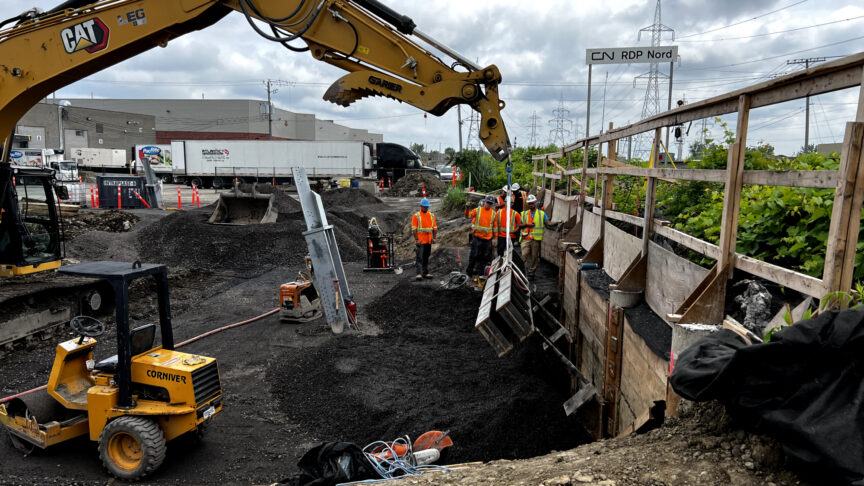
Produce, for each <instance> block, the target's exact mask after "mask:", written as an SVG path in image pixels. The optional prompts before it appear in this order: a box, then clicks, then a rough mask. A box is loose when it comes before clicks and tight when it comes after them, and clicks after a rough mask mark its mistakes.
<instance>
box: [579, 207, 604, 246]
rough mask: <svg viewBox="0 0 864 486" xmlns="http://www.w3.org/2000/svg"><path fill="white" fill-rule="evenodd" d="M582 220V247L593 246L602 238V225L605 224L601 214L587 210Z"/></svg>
mask: <svg viewBox="0 0 864 486" xmlns="http://www.w3.org/2000/svg"><path fill="white" fill-rule="evenodd" d="M583 217H584V220H583V221H582V239H581V241H579V243H580V244H581V245H582V248H591V247H592V246H594V244H595V243H596V242H597V240H599V239H600V225H601V224H603V223H602V221H603V220H601V219H600V216H598V215H596V214H594V213H591V212H585V214H584V216H583Z"/></svg>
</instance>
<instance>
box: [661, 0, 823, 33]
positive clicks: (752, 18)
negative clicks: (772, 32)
mask: <svg viewBox="0 0 864 486" xmlns="http://www.w3.org/2000/svg"><path fill="white" fill-rule="evenodd" d="M805 2H807V0H801V1H800V2H795V3H793V4H791V5H787V6H785V7H781V8H778V9H777V10H772V11H770V12H765V13H763V14H759V15H757V16H755V17H751V18H749V19H745V20H741V21H739V22H735V23H733V24H729V25H724V26H723V27H717V28H716V29H711V30H706V31H705V32H699V33H698V34H687V35H682V36H678V38H679V39H684V38H685V37H695V36H697V35H703V34H710V33H711V32H717V31H718V30H723V29H728V28H729V27H735V26H736V25H741V24H744V23H747V22H750V21H753V20H756V19H759V18H762V17H766V16H768V15H771V14H773V13H777V12H779V11H781V10H786V9H787V8H792V7H794V6H796V5H801V4H802V3H805Z"/></svg>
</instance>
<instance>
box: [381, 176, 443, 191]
mask: <svg viewBox="0 0 864 486" xmlns="http://www.w3.org/2000/svg"><path fill="white" fill-rule="evenodd" d="M423 184H425V185H426V195H427V196H429V197H442V196H444V195H445V194H447V184H444V183H443V182H441V180H440V179H438V178H437V177H435V175H433V174H429V173H426V172H409V173H408V174H407V175H406V176H405V177H403V178H401V179H399V181H397V182H396V184H393V187H392V188H390V190H389V191H388V193H387V195H388V196H396V197H407V196H417V197H420V196H422V194H423V193H422V190H421V187H422V186H423Z"/></svg>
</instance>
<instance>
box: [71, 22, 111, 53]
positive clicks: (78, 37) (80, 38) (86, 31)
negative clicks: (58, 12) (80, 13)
mask: <svg viewBox="0 0 864 486" xmlns="http://www.w3.org/2000/svg"><path fill="white" fill-rule="evenodd" d="M60 40H62V41H63V48H65V49H66V52H68V53H69V54H73V53H76V52H78V51H87V52H89V53H91V54H92V53H94V52H98V51H101V50H102V49H105V48H106V47H108V27H107V26H106V25H105V24H104V23H103V22H102V21H101V20H99V19H98V18H95V19H90V20H85V21H84V22H81V23H79V24H75V25H73V26H71V27H66V28H65V29H63V31H62V32H60Z"/></svg>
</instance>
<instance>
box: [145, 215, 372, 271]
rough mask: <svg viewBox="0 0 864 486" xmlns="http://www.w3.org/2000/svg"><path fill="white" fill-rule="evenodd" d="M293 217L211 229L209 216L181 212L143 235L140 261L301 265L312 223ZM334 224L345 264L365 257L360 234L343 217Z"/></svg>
mask: <svg viewBox="0 0 864 486" xmlns="http://www.w3.org/2000/svg"><path fill="white" fill-rule="evenodd" d="M283 202H285V201H283ZM298 205H299V203H298ZM293 214H294V216H297V215H299V213H293ZM285 216H287V217H285ZM291 216H292V215H291V214H286V215H283V214H281V211H280V217H279V221H278V222H276V223H273V224H253V225H245V226H231V225H213V224H209V223H208V222H207V218H208V217H209V214H208V212H206V211H184V212H176V213H174V214H171V215H169V216H166V217H165V218H162V219H161V220H159V221H158V222H156V223H154V224H152V225H150V226H148V227H146V228H144V229H142V230H141V231H140V232H139V233H138V235H137V236H138V247H139V253H140V257H141V260H142V261H146V262H160V263H165V264H167V265H170V266H179V267H198V268H211V269H215V268H228V269H233V270H238V271H253V272H260V271H266V270H268V269H272V268H275V267H280V266H291V265H297V264H301V263H302V262H303V258H304V256H305V255H306V254H307V246H306V239H305V238H304V236H303V232H304V231H306V224H305V222H304V221H303V220H302V216H299V217H291ZM328 219H330V218H328ZM330 222H331V224H333V225H334V233H335V235H336V242H337V244H338V245H339V252H340V254H341V256H342V260H343V261H357V260H360V259H363V258H365V257H366V253H365V251H364V250H363V249H362V247H361V246H360V245H361V244H362V243H364V242H365V240H358V239H357V237H356V233H357V231H358V229H357V228H356V227H355V226H353V225H352V224H351V223H348V222H345V221H344V220H342V219H341V218H338V217H334V218H332V221H330Z"/></svg>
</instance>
